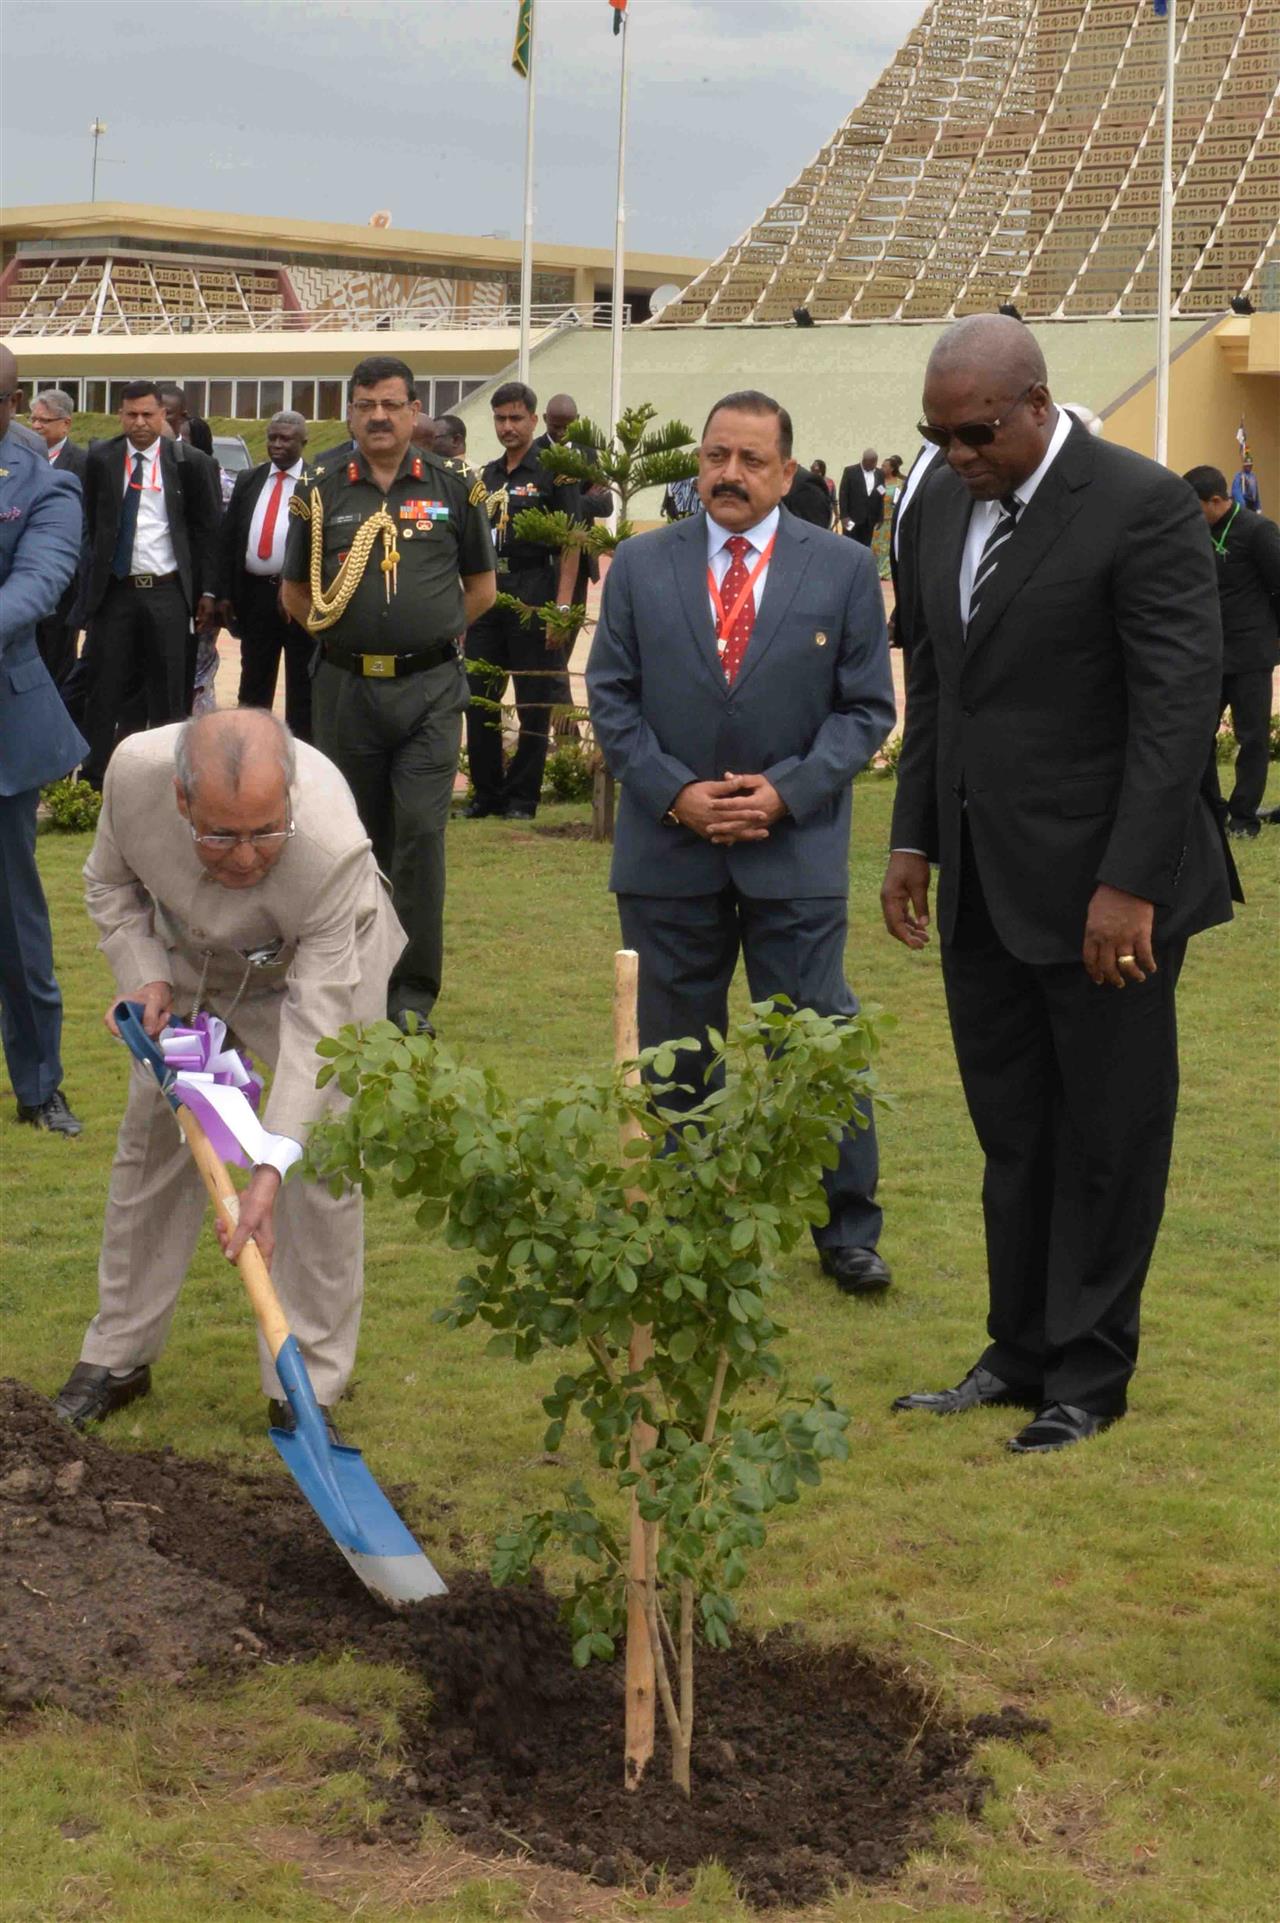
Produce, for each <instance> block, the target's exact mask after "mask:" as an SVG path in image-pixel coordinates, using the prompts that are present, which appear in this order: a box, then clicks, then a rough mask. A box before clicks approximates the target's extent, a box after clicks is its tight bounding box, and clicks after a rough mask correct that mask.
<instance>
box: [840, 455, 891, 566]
mask: <svg viewBox="0 0 1280 1923" xmlns="http://www.w3.org/2000/svg"><path fill="white" fill-rule="evenodd" d="M876 463H877V455H876V451H875V449H874V447H869V448H866V449H865V450H864V452H863V456H862V464H861V466H859V467H847V468H846V469H845V471H844V473H843V474H842V475H841V476H840V525H841V527H842V528H843V529H844V531H845V533H846V534H847V535H849V537H850V538H851V539H852V540H854V541H857V542H859V543H860V545H861V546H862V547H864V548H869V547H870V546H871V537H872V536H873V535H874V533H875V531H876V529H877V528H878V527H879V525H880V523H881V521H883V519H884V469H883V468H882V467H879V466H877V464H876Z"/></svg>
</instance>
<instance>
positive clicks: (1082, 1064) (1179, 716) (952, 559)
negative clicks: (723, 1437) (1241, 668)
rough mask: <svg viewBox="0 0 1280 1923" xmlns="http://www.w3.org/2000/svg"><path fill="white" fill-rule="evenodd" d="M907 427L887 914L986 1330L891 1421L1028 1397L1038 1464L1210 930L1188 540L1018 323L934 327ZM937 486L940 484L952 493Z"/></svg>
mask: <svg viewBox="0 0 1280 1923" xmlns="http://www.w3.org/2000/svg"><path fill="white" fill-rule="evenodd" d="M924 410H925V418H924V420H923V421H922V422H921V426H920V431H921V434H922V435H923V437H924V438H925V439H926V440H927V441H931V442H933V443H934V445H936V446H938V447H940V448H942V449H943V450H944V453H945V458H944V459H943V460H940V461H938V462H936V463H935V467H936V470H937V471H936V472H932V471H931V472H930V474H929V476H928V478H927V479H926V480H925V481H924V482H923V484H922V486H921V488H920V494H919V501H918V505H917V507H916V509H915V512H916V514H917V516H918V527H917V530H916V539H915V540H914V542H913V543H912V552H913V556H914V564H915V567H916V571H917V578H916V582H915V600H914V605H915V627H914V637H913V638H914V649H913V654H912V662H911V678H910V684H909V689H908V699H907V723H906V734H905V739H904V743H903V750H902V759H901V763H900V765H899V771H898V793H897V801H896V805H895V808H894V816H893V832H892V839H891V847H892V850H893V852H892V854H891V856H890V860H889V866H888V871H887V873H886V876H885V882H884V888H883V891H882V904H883V908H884V916H885V922H886V925H887V927H888V929H889V932H890V934H891V935H893V936H895V937H896V939H897V940H899V941H901V942H903V943H905V945H906V946H907V947H908V948H912V949H918V948H922V947H923V946H924V944H925V943H926V941H927V940H928V920H929V913H928V906H929V868H930V863H931V862H933V863H937V864H938V866H939V869H940V875H939V886H938V921H939V928H940V933H941V941H942V969H943V977H944V981H945V984H946V992H947V1006H948V1010H949V1013H950V1017H951V1027H952V1034H953V1037H954V1040H955V1046H956V1055H957V1059H958V1062H959V1067H960V1075H961V1080H962V1082H963V1084H964V1091H965V1097H966V1100H967V1101H968V1105H969V1111H970V1114H971V1116H972V1118H973V1123H974V1127H975V1130H976V1132H977V1135H978V1139H979V1141H980V1142H981V1144H982V1148H983V1151H984V1154H985V1157H986V1172H985V1179H984V1183H983V1205H984V1210H985V1217H986V1231H987V1261H988V1275H989V1286H990V1313H989V1317H988V1322H987V1330H988V1334H989V1336H990V1342H989V1345H988V1346H987V1348H986V1349H985V1350H984V1351H983V1352H982V1354H981V1355H980V1357H979V1359H978V1361H977V1363H976V1365H975V1366H974V1367H973V1368H971V1369H970V1371H969V1373H968V1374H967V1375H966V1376H965V1377H964V1379H963V1380H962V1381H961V1382H960V1383H958V1384H957V1385H956V1387H955V1388H953V1389H946V1390H941V1391H936V1392H935V1391H926V1392H920V1393H916V1394H912V1395H904V1396H900V1397H899V1398H898V1400H897V1402H896V1403H895V1405H894V1406H895V1407H896V1408H899V1409H923V1410H928V1411H931V1412H933V1413H935V1414H938V1415H950V1414H956V1413H959V1412H961V1411H964V1410H967V1409H972V1408H975V1407H979V1406H982V1405H984V1404H1014V1405H1018V1406H1023V1407H1027V1408H1030V1409H1031V1410H1032V1411H1034V1412H1035V1414H1034V1419H1033V1420H1032V1421H1030V1422H1029V1423H1027V1424H1026V1426H1025V1427H1024V1428H1023V1429H1022V1430H1021V1432H1020V1433H1019V1434H1018V1435H1017V1436H1015V1437H1014V1438H1013V1439H1012V1441H1011V1442H1010V1444H1009V1447H1010V1448H1011V1449H1013V1450H1014V1451H1015V1452H1017V1453H1020V1454H1027V1453H1043V1452H1045V1451H1048V1450H1054V1449H1061V1448H1063V1447H1066V1446H1068V1445H1069V1444H1072V1443H1075V1442H1079V1441H1083V1440H1085V1439H1086V1438H1088V1437H1091V1436H1094V1435H1096V1434H1097V1433H1099V1431H1101V1430H1103V1429H1106V1428H1107V1427H1109V1426H1110V1424H1111V1423H1112V1422H1114V1421H1115V1420H1116V1419H1117V1418H1118V1417H1120V1416H1122V1415H1123V1414H1124V1412H1125V1407H1126V1392H1127V1388H1128V1382H1129V1378H1130V1376H1131V1375H1132V1373H1133V1369H1134V1365H1135V1362H1136V1359H1137V1350H1138V1308H1139V1298H1140V1295H1141V1291H1142V1285H1143V1282H1144V1280H1145V1277H1146V1273H1147V1268H1148V1265H1149V1263H1150V1260H1151V1255H1152V1251H1153V1249H1154V1247H1155V1241H1156V1235H1157V1232H1158V1230H1159V1225H1160V1217H1161V1214H1162V1211H1163V1207H1164V1196H1165V1186H1166V1182H1167V1177H1168V1168H1169V1154H1170V1148H1171V1145H1172V1140H1173V1124H1174V1113H1175V1109H1176V1104H1177V1088H1178V1059H1177V1039H1176V1030H1175V1024H1174V988H1175V985H1176V983H1177V979H1178V971H1179V969H1180V967H1181V964H1182V959H1183V956H1184V954H1185V952H1186V946H1187V940H1188V938H1189V937H1190V936H1191V935H1193V934H1195V933H1197V932H1198V931H1199V930H1201V929H1204V928H1207V927H1210V926H1212V925H1213V924H1214V923H1217V922H1222V921H1226V920H1229V919H1230V915H1231V896H1232V892H1233V888H1232V884H1233V881H1234V871H1233V869H1232V867H1231V863H1230V857H1229V855H1228V854H1227V850H1226V843H1225V840H1224V839H1223V835H1222V831H1221V828H1220V825H1219V823H1218V821H1217V819H1216V816H1215V814H1214V811H1213V809H1212V807H1211V805H1210V803H1209V801H1208V799H1207V797H1206V795H1205V794H1204V793H1203V792H1202V790H1201V782H1202V778H1203V775H1204V770H1205V768H1206V765H1207V763H1208V760H1209V751H1210V744H1211V742H1212V739H1213V733H1214V729H1215V728H1216V726H1217V719H1218V708H1217V702H1218V692H1219V681H1220V675H1221V663H1222V629H1221V624H1220V621H1219V616H1218V597H1217V586H1216V581H1215V576H1214V561H1213V554H1212V551H1211V548H1210V545H1209V539H1208V534H1207V530H1206V528H1205V525H1204V521H1203V518H1202V517H1201V515H1200V511H1199V508H1198V505H1197V502H1196V500H1195V497H1194V495H1193V494H1192V493H1191V491H1190V489H1188V488H1187V487H1186V485H1185V483H1184V482H1182V481H1180V480H1179V478H1178V477H1177V476H1176V475H1173V474H1170V473H1169V472H1168V471H1167V470H1166V469H1164V468H1162V467H1158V466H1157V465H1156V464H1155V463H1154V462H1152V461H1148V460H1145V459H1144V458H1143V457H1142V456H1141V455H1138V454H1133V453H1130V452H1129V451H1127V450H1126V449H1123V448H1115V447H1109V446H1108V445H1107V444H1106V443H1105V442H1104V441H1100V440H1095V439H1094V438H1092V437H1091V436H1090V435H1089V434H1088V433H1087V432H1086V430H1085V429H1084V428H1083V427H1081V426H1080V425H1079V424H1078V423H1076V422H1073V421H1072V420H1071V418H1070V416H1069V415H1068V414H1066V413H1065V412H1064V411H1063V410H1061V409H1059V408H1057V407H1055V406H1054V403H1053V400H1052V398H1051V396H1050V393H1049V387H1048V377H1047V373H1046V370H1045V364H1044V359H1043V356H1042V354H1041V352H1040V348H1039V346H1038V344H1037V342H1036V339H1035V336H1034V335H1033V333H1032V332H1031V330H1030V329H1029V328H1027V327H1025V326H1023V325H1022V323H1021V322H1019V321H1016V320H1013V319H1009V318H1005V317H1003V316H999V315H974V316H971V317H969V318H968V319H966V320H963V321H960V322H958V323H957V324H956V325H955V326H954V327H952V328H950V329H948V331H947V333H945V334H944V335H943V336H942V338H941V339H940V340H939V342H938V344H937V346H936V347H935V349H934V351H933V354H932V356H931V357H930V361H929V366H928V370H927V373H926V376H925V386H924ZM957 479H958V480H959V481H960V482H962V483H963V486H962V487H959V488H958V487H956V486H955V484H954V483H955V481H956V480H957Z"/></svg>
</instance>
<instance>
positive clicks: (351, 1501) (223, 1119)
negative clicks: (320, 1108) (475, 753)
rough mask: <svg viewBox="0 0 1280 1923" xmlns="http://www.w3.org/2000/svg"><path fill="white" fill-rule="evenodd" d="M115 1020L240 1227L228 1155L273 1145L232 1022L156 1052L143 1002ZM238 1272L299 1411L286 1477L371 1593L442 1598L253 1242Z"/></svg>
mask: <svg viewBox="0 0 1280 1923" xmlns="http://www.w3.org/2000/svg"><path fill="white" fill-rule="evenodd" d="M115 1019H116V1026H117V1027H118V1028H119V1030H120V1036H121V1039H122V1040H123V1041H124V1042H125V1043H126V1044H127V1045H128V1047H129V1049H130V1052H131V1053H132V1054H133V1055H135V1056H136V1057H137V1059H138V1060H139V1061H140V1062H142V1063H144V1064H145V1065H146V1067H148V1068H149V1069H150V1070H151V1071H152V1073H153V1074H154V1075H155V1078H156V1080H157V1081H158V1082H159V1084H160V1087H161V1089H162V1090H163V1091H164V1095H165V1098H166V1100H167V1101H168V1102H169V1104H170V1106H171V1107H172V1109H173V1110H174V1113H175V1114H176V1116H177V1118H178V1127H179V1128H180V1129H181V1130H182V1133H183V1135H184V1136H185V1137H186V1141H187V1147H188V1148H189V1149H190V1150H191V1153H192V1156H193V1158H194V1160H195V1164H196V1167H197V1168H198V1169H199V1171H200V1174H201V1176H202V1177H203V1178H204V1185H205V1187H206V1188H207V1189H208V1191H209V1195H210V1198H211V1200H212V1202H213V1206H214V1209H215V1211H216V1212H217V1214H218V1215H219V1216H220V1217H221V1218H222V1220H223V1221H224V1222H226V1223H227V1224H228V1226H229V1227H232V1228H234V1227H235V1224H236V1222H237V1220H238V1218H239V1213H240V1206H239V1197H238V1195H237V1192H236V1188H235V1184H234V1183H233V1182H232V1180H231V1177H230V1176H229V1175H228V1174H227V1170H226V1165H225V1163H224V1161H223V1159H222V1156H223V1153H225V1154H227V1155H229V1156H230V1157H231V1158H232V1159H233V1160H235V1161H236V1162H238V1163H240V1165H241V1166H242V1167H245V1168H248V1167H251V1166H252V1164H253V1163H254V1162H256V1161H260V1160H261V1159H262V1155H261V1149H262V1147H263V1146H264V1145H269V1144H270V1143H271V1142H272V1141H273V1140H274V1139H275V1138H274V1137H273V1136H271V1135H269V1134H268V1133H267V1131H266V1130H265V1129H264V1128H263V1127H262V1126H261V1124H260V1123H259V1121H258V1118H257V1116H256V1115H255V1113H254V1108H255V1107H256V1105H257V1102H258V1099H259V1097H260V1096H261V1093H262V1081H261V1078H260V1077H259V1076H258V1075H257V1074H255V1072H254V1070H253V1067H252V1065H251V1063H250V1062H249V1061H248V1060H247V1059H246V1058H245V1056H243V1055H242V1054H241V1053H240V1052H239V1050H237V1049H228V1048H226V1047H224V1043H225V1039H226V1024H225V1023H224V1022H221V1021H219V1020H218V1019H217V1017H216V1016H206V1015H200V1016H198V1017H197V1018H196V1022H195V1024H194V1026H193V1027H191V1028H171V1029H166V1030H165V1032H164V1034H163V1035H161V1037H160V1043H159V1046H157V1044H156V1043H155V1042H153V1041H152V1040H151V1037H150V1036H149V1035H148V1034H147V1032H146V1030H145V1029H144V1027H143V1025H142V1006H141V1004H140V1003H138V1002H117V1004H116V1008H115ZM246 1118H247V1120H246ZM211 1138H212V1139H211ZM215 1142H216V1143H217V1144H218V1146H217V1147H215V1146H214V1144H215ZM220 1150H221V1151H222V1153H220V1152H219V1151H220ZM236 1266H237V1268H238V1269H239V1270H240V1277H241V1280H242V1281H243V1283H244V1286H245V1289H246V1291H247V1293H248V1296H249V1300H250V1302H251V1303H252V1304H253V1312H254V1314H255V1316H256V1317H257V1319H258V1327H259V1328H260V1329H261V1331H262V1336H263V1340H264V1341H265V1342H266V1345H267V1347H268V1349H269V1350H270V1352H271V1358H272V1360H273V1362H274V1363H275V1366H276V1374H277V1375H278V1376H279V1378H280V1382H281V1385H282V1387H283V1389H284V1392H285V1395H286V1396H287V1397H288V1401H289V1407H290V1409H291V1410H292V1411H293V1419H294V1424H295V1426H294V1428H293V1429H292V1430H288V1429H272V1431H271V1440H272V1442H274V1444H275V1446H276V1448H277V1449H278V1450H279V1452H280V1455H281V1458H282V1459H283V1461H284V1465H285V1467H286V1468H287V1469H288V1471H289V1473H290V1475H291V1476H292V1477H293V1479H294V1481H295V1482H296V1483H297V1485H298V1487H299V1488H300V1489H301V1491H302V1493H303V1495H304V1496H305V1497H306V1499H307V1501H308V1502H309V1503H310V1504H311V1507H312V1508H313V1509H314V1510H315V1512H316V1514H317V1515H318V1516H319V1518H320V1520H321V1522H322V1523H323V1524H324V1526H325V1528H326V1529H327V1530H328V1531H329V1534H330V1535H331V1536H332V1537H333V1540H334V1541H335V1542H336V1543H337V1545H338V1547H339V1549H340V1550H341V1551H342V1553H343V1555H344V1556H345V1557H346V1559H347V1561H348V1562H349V1563H350V1564H351V1567H352V1568H353V1569H354V1570H355V1572H356V1574H357V1576H359V1578H360V1580H361V1582H363V1583H364V1584H365V1585H366V1587H367V1588H369V1589H371V1590H373V1591H374V1593H375V1594H376V1595H378V1596H381V1597H382V1598H383V1599H384V1600H385V1601H387V1602H392V1603H402V1602H420V1601H421V1600H422V1598H423V1597H425V1596H443V1595H444V1594H445V1593H446V1591H445V1585H444V1582H443V1580H442V1579H441V1577H440V1575H439V1573H438V1571H437V1570H436V1569H435V1568H434V1567H433V1566H432V1564H431V1563H430V1562H429V1561H428V1559H427V1557H426V1556H424V1555H423V1553H422V1550H421V1549H420V1548H419V1547H418V1544H417V1543H416V1542H415V1541H414V1539H413V1537H412V1536H411V1535H410V1533H409V1531H408V1530H407V1529H406V1528H405V1525H404V1523H403V1522H402V1521H401V1520H400V1517H399V1516H398V1515H397V1514H396V1512H395V1510H394V1509H393V1508H392V1506H391V1504H390V1503H389V1502H388V1501H387V1498H386V1497H385V1496H384V1495H383V1493H382V1491H381V1489H379V1487H378V1485H377V1483H376V1482H375V1481H374V1479H373V1477H372V1475H371V1474H370V1473H369V1470H368V1467H367V1466H366V1464H365V1460H364V1457H363V1456H362V1455H361V1453H360V1451H359V1450H358V1449H352V1448H349V1447H347V1446H346V1445H345V1444H343V1443H336V1442H331V1441H330V1440H329V1434H328V1431H327V1430H326V1428H325V1425H324V1417H323V1416H322V1415H321V1413H320V1406H319V1404H318V1403H317V1401H316V1395H315V1390H314V1389H313V1388H312V1386H311V1379H310V1377H309V1376H308V1374H307V1369H306V1364H305V1363H304V1362H303V1360H302V1351H301V1350H300V1349H299V1347H298V1344H297V1341H296V1339H295V1338H294V1337H293V1335H291V1334H290V1331H289V1324H288V1322H287V1321H286V1320H285V1314H284V1310H283V1309H282V1308H281V1306H280V1298H279V1297H278V1296H277V1294H276V1292H275V1289H274V1287H273V1285H272V1281H271V1276H270V1273H269V1272H268V1269H267V1265H266V1263H265V1262H264V1261H263V1259H262V1255H261V1253H260V1251H259V1250H258V1248H257V1246H256V1245H255V1244H254V1243H253V1242H248V1243H246V1244H245V1246H244V1248H243V1249H242V1250H241V1252H240V1254H239V1256H238V1257H237V1261H236Z"/></svg>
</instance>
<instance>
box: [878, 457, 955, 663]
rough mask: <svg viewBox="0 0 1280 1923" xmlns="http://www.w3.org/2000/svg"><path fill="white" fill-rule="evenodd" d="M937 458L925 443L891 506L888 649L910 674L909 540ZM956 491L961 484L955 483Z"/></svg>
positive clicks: (912, 581)
mask: <svg viewBox="0 0 1280 1923" xmlns="http://www.w3.org/2000/svg"><path fill="white" fill-rule="evenodd" d="M937 458H938V450H937V448H936V447H931V446H930V445H929V443H928V441H925V442H924V444H923V445H922V447H921V449H920V452H919V453H918V454H917V455H916V458H915V460H914V461H913V462H912V463H911V466H910V467H909V468H908V470H907V478H906V481H905V482H904V483H903V486H902V489H901V491H900V493H899V495H898V498H897V500H896V501H895V502H894V504H893V520H892V522H891V524H890V528H889V579H890V580H891V581H892V583H893V613H892V615H891V616H890V619H889V645H890V646H891V647H894V648H901V649H902V665H903V667H904V668H905V669H906V670H907V672H908V673H910V670H911V644H912V640H913V638H914V634H915V592H916V564H915V559H914V555H913V553H912V536H913V535H914V533H915V527H916V516H915V513H914V512H913V510H914V508H915V504H916V496H917V495H918V494H919V492H920V488H921V485H922V483H923V481H924V479H925V476H926V475H927V474H928V473H929V472H930V470H931V469H932V467H933V466H934V463H935V462H936V460H937ZM956 485H957V487H959V485H960V483H959V482H957V483H956Z"/></svg>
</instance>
